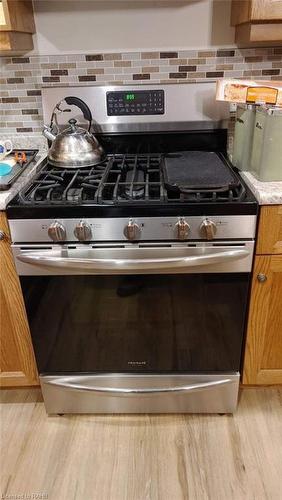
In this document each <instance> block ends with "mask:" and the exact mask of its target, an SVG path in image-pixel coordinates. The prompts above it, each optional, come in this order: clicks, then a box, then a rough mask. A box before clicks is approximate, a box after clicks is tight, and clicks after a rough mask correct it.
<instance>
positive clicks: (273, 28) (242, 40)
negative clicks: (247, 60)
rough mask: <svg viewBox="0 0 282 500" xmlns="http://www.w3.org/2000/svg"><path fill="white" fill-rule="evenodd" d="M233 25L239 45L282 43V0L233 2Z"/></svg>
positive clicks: (242, 0) (234, 0) (243, 0)
mask: <svg viewBox="0 0 282 500" xmlns="http://www.w3.org/2000/svg"><path fill="white" fill-rule="evenodd" d="M231 24H232V26H235V27H236V30H235V41H236V43H238V44H239V45H240V44H241V45H244V44H246V45H251V44H254V43H257V42H258V43H260V44H264V43H267V42H273V43H281V42H282V0H232V9H231Z"/></svg>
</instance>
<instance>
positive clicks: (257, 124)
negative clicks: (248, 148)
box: [256, 122, 262, 130]
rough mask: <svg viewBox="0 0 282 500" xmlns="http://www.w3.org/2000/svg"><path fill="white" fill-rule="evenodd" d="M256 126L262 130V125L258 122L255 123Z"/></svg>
mask: <svg viewBox="0 0 282 500" xmlns="http://www.w3.org/2000/svg"><path fill="white" fill-rule="evenodd" d="M256 128H259V129H260V130H262V125H261V124H260V122H257V123H256Z"/></svg>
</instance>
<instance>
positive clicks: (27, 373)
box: [0, 212, 38, 385]
mask: <svg viewBox="0 0 282 500" xmlns="http://www.w3.org/2000/svg"><path fill="white" fill-rule="evenodd" d="M0 228H1V230H2V231H4V233H5V235H6V237H5V239H4V240H1V241H0V262H1V276H0V278H1V279H0V303H1V309H0V331H1V337H2V336H3V337H2V339H1V359H0V361H1V366H2V373H3V372H4V373H5V372H7V368H8V367H9V370H8V371H9V372H10V366H9V363H8V361H9V359H8V357H9V345H10V346H11V349H12V348H13V351H14V353H15V352H16V357H15V355H13V357H12V358H11V361H12V364H13V366H14V365H15V363H17V367H16V372H17V373H23V374H24V377H26V383H25V385H38V375H37V369H36V363H35V357H34V353H33V347H32V342H31V336H30V331H29V326H28V321H27V316H26V311H25V305H24V301H23V296H22V290H21V286H20V282H19V278H18V275H17V272H16V269H15V265H14V259H13V255H12V250H11V245H10V233H9V227H8V222H7V218H6V214H5V212H0ZM3 309H4V310H3ZM9 339H10V341H9ZM11 356H12V355H11ZM13 366H11V371H12V373H14V371H15V369H13ZM3 367H5V368H3ZM18 368H20V369H18ZM12 377H14V375H12ZM17 377H19V375H17ZM17 377H16V378H17Z"/></svg>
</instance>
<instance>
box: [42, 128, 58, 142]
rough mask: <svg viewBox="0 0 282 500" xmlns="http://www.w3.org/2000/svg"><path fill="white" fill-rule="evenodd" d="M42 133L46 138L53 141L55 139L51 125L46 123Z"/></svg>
mask: <svg viewBox="0 0 282 500" xmlns="http://www.w3.org/2000/svg"><path fill="white" fill-rule="evenodd" d="M42 134H43V135H44V137H46V139H48V140H49V141H51V142H53V141H54V140H55V139H56V136H55V135H54V134H53V132H52V130H51V127H47V126H46V125H45V126H44V129H43V130H42Z"/></svg>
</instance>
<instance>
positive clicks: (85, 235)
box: [74, 220, 92, 241]
mask: <svg viewBox="0 0 282 500" xmlns="http://www.w3.org/2000/svg"><path fill="white" fill-rule="evenodd" d="M74 235H75V237H76V238H77V239H78V240H79V241H89V240H91V236H92V231H91V227H90V226H89V224H87V222H85V221H83V220H81V221H80V222H79V223H78V224H77V225H76V227H75V230H74Z"/></svg>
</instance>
